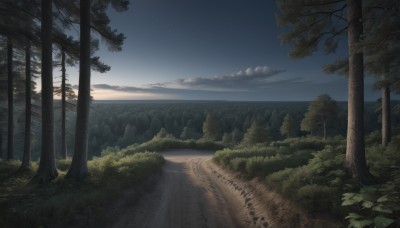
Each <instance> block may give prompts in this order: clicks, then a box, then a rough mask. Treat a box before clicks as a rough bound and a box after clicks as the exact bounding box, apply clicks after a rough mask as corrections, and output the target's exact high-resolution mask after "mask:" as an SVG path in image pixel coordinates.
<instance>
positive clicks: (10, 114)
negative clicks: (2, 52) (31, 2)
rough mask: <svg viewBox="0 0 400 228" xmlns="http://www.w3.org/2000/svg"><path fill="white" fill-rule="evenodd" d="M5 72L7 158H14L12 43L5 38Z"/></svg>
mask: <svg viewBox="0 0 400 228" xmlns="http://www.w3.org/2000/svg"><path fill="white" fill-rule="evenodd" d="M7 74H8V89H7V90H8V91H7V92H8V141H7V160H11V159H14V77H13V45H12V41H11V39H10V38H9V37H8V38H7Z"/></svg>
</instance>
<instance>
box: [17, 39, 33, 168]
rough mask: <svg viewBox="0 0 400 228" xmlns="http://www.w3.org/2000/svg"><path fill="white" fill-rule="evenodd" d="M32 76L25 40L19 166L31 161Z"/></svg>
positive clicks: (29, 56) (28, 46)
mask: <svg viewBox="0 0 400 228" xmlns="http://www.w3.org/2000/svg"><path fill="white" fill-rule="evenodd" d="M31 90H32V76H31V46H30V42H29V41H27V44H26V47H25V137H24V154H23V156H22V163H21V168H20V169H24V168H27V167H29V166H30V163H31V119H32V104H31V102H32V100H31V99H32V93H31Z"/></svg>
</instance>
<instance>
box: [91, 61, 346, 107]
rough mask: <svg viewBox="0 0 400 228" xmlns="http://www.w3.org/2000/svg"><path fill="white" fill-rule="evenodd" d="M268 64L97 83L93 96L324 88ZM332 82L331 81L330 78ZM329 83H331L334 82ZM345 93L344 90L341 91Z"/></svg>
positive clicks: (223, 96)
mask: <svg viewBox="0 0 400 228" xmlns="http://www.w3.org/2000/svg"><path fill="white" fill-rule="evenodd" d="M284 72H285V71H284V70H277V69H273V68H271V67H268V66H257V67H249V68H246V69H242V70H239V71H237V72H234V73H230V74H225V75H218V76H214V77H209V78H207V77H196V78H181V79H177V80H173V81H169V82H160V83H154V84H146V85H143V86H140V87H138V86H121V85H109V84H94V85H92V89H93V90H94V96H95V99H96V95H97V96H98V97H99V98H100V95H101V94H108V95H109V97H107V96H104V98H103V97H101V98H102V99H111V97H110V96H111V95H112V96H113V97H115V96H117V95H116V94H119V96H120V97H123V98H124V99H186V100H199V99H200V100H275V101H278V100H281V101H283V100H312V99H313V98H314V97H315V96H317V95H318V94H320V92H319V90H321V89H322V88H325V87H326V86H325V87H324V86H322V85H316V84H315V83H313V80H311V79H305V78H304V77H298V76H295V75H293V74H286V73H284ZM331 83H332V82H331ZM331 83H329V84H327V86H329V87H332V85H333V84H331ZM342 92H343V94H345V93H344V91H342Z"/></svg>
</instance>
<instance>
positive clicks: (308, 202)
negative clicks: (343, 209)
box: [295, 184, 340, 212]
mask: <svg viewBox="0 0 400 228" xmlns="http://www.w3.org/2000/svg"><path fill="white" fill-rule="evenodd" d="M337 193H338V190H337V189H336V188H333V187H328V186H324V185H318V184H310V185H304V186H302V187H300V188H299V189H298V190H297V193H296V195H295V198H296V199H295V201H296V202H297V203H299V204H300V205H302V206H303V207H305V208H306V209H307V210H308V211H311V212H323V211H324V209H325V210H326V209H329V208H333V207H335V208H337V207H338V205H331V204H332V203H333V202H336V203H337V204H339V203H340V194H337ZM325 212H331V211H325Z"/></svg>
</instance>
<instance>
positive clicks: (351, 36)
mask: <svg viewBox="0 0 400 228" xmlns="http://www.w3.org/2000/svg"><path fill="white" fill-rule="evenodd" d="M347 6H348V13H347V14H348V45H349V79H348V80H349V85H348V123H347V150H346V166H347V168H348V169H349V171H350V172H351V173H352V175H353V176H354V177H356V178H357V179H358V180H359V182H360V183H361V184H372V183H373V182H374V179H373V177H372V175H371V174H370V173H369V171H368V167H367V164H366V160H365V145H364V66H363V52H362V51H361V50H360V47H359V46H358V45H359V43H360V39H361V36H362V32H363V25H362V1H361V0H347Z"/></svg>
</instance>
